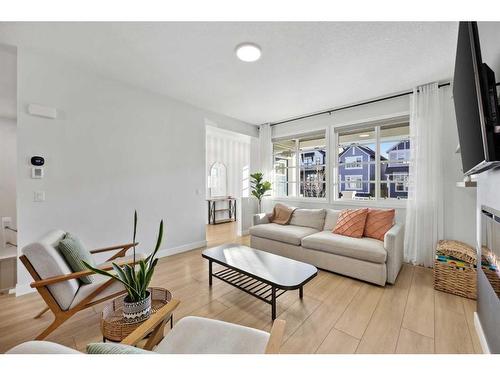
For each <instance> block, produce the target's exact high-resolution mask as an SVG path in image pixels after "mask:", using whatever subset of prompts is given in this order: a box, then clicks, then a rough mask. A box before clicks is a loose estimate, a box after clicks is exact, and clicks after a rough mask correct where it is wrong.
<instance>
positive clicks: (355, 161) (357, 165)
mask: <svg viewBox="0 0 500 375" xmlns="http://www.w3.org/2000/svg"><path fill="white" fill-rule="evenodd" d="M353 150H354V149H353ZM361 163H363V157H362V156H347V157H346V158H345V169H362V168H363V166H362V165H361Z"/></svg>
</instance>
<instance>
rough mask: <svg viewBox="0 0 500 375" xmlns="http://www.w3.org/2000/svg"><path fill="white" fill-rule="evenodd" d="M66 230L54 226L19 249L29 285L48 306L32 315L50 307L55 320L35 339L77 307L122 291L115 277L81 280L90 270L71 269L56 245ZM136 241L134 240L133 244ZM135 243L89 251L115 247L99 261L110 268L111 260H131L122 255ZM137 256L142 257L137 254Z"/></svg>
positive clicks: (59, 322)
mask: <svg viewBox="0 0 500 375" xmlns="http://www.w3.org/2000/svg"><path fill="white" fill-rule="evenodd" d="M64 234H65V232H63V231H61V230H56V231H52V232H50V233H48V234H47V235H46V236H45V237H43V238H42V239H40V240H39V241H37V242H34V243H32V244H29V245H27V246H25V247H24V248H23V249H22V253H23V255H21V256H20V257H19V259H20V260H21V262H22V263H23V264H24V266H25V267H26V269H27V270H28V272H29V273H30V275H31V277H33V280H34V281H33V282H32V283H31V284H30V286H31V287H32V288H36V289H37V291H38V293H39V294H40V296H41V297H42V298H43V300H44V301H45V303H46V304H47V306H46V307H45V308H44V309H43V310H42V311H40V312H39V313H38V314H36V316H35V318H39V317H41V316H42V315H43V314H44V313H45V312H47V311H48V310H51V311H52V313H53V314H54V321H53V322H52V323H51V324H50V325H49V326H48V327H47V328H45V330H43V331H42V332H41V333H40V334H39V335H38V336H37V337H36V338H35V339H36V340H43V339H44V338H45V337H47V336H48V335H49V334H50V333H51V332H53V331H54V330H55V329H56V328H57V327H59V326H60V325H61V324H63V323H64V322H65V321H66V320H68V319H69V318H70V317H72V316H73V315H74V314H76V313H77V312H78V311H81V310H83V309H86V308H89V307H91V306H94V305H96V304H98V303H101V302H104V301H107V300H109V299H111V298H115V297H117V296H119V295H121V294H124V293H125V289H124V288H123V286H122V284H121V283H119V282H117V281H115V280H114V279H108V278H106V277H103V276H100V275H96V276H95V280H94V282H92V283H91V284H82V285H80V283H79V282H78V280H77V279H78V278H80V277H82V276H87V275H91V274H93V273H94V272H93V271H90V270H89V271H81V272H72V271H71V269H70V268H69V266H68V265H67V264H66V262H65V260H64V259H63V257H62V256H61V255H60V254H59V252H58V251H57V249H56V247H57V244H58V243H59V241H60V240H61V239H62V238H63V236H64ZM135 245H137V243H136V244H135ZM133 246H134V244H132V243H128V244H124V245H117V246H111V247H106V248H102V249H96V250H92V251H91V254H99V253H104V252H110V251H115V250H116V252H115V253H114V254H113V255H111V256H110V257H109V258H108V259H107V260H106V262H105V263H102V264H100V265H99V268H102V269H104V270H110V269H112V266H111V264H110V263H109V262H110V261H116V259H118V258H122V259H120V261H116V263H117V264H121V265H123V264H133V260H132V259H131V257H125V255H126V252H127V250H129V249H130V248H132V247H133ZM137 259H141V258H140V257H137Z"/></svg>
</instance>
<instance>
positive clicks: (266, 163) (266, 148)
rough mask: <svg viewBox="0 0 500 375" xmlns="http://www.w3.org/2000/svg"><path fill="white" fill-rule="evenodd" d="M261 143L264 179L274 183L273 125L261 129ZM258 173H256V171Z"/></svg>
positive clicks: (261, 162)
mask: <svg viewBox="0 0 500 375" xmlns="http://www.w3.org/2000/svg"><path fill="white" fill-rule="evenodd" d="M259 143H260V164H261V170H260V171H259V172H262V173H264V179H265V180H268V181H271V182H272V181H273V179H272V177H273V173H272V172H273V160H272V158H273V145H272V141H271V125H270V124H264V125H261V126H260V128H259ZM255 172H256V171H255Z"/></svg>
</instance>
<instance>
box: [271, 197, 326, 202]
mask: <svg viewBox="0 0 500 375" xmlns="http://www.w3.org/2000/svg"><path fill="white" fill-rule="evenodd" d="M271 199H272V200H274V201H283V202H313V203H328V198H302V197H271Z"/></svg>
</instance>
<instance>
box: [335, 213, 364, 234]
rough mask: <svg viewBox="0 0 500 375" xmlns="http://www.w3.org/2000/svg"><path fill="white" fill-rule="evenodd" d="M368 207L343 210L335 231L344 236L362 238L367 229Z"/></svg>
mask: <svg viewBox="0 0 500 375" xmlns="http://www.w3.org/2000/svg"><path fill="white" fill-rule="evenodd" d="M367 215H368V208H360V209H357V210H342V211H341V212H340V215H339V218H338V220H337V224H336V225H335V228H333V231H332V232H333V233H335V234H341V235H342V236H348V237H355V238H360V237H362V236H363V231H364V230H365V221H366V216H367Z"/></svg>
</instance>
